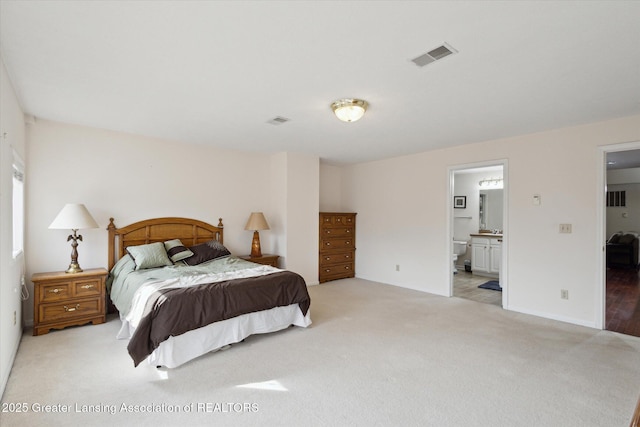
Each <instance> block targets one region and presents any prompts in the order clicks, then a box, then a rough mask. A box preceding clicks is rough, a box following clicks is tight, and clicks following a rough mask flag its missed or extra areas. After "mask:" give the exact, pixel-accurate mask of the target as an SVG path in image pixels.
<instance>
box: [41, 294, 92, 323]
mask: <svg viewBox="0 0 640 427" xmlns="http://www.w3.org/2000/svg"><path fill="white" fill-rule="evenodd" d="M101 303H102V300H101V299H100V298H93V299H83V300H73V301H67V302H61V303H57V304H54V303H52V304H41V305H40V306H39V307H38V308H39V313H38V315H39V318H40V322H52V321H57V320H65V319H73V318H75V317H83V316H92V315H100V314H102V307H101Z"/></svg>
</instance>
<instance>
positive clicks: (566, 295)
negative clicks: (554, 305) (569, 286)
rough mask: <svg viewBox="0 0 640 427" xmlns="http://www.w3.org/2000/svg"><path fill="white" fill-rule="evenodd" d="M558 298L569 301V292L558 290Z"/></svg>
mask: <svg viewBox="0 0 640 427" xmlns="http://www.w3.org/2000/svg"><path fill="white" fill-rule="evenodd" d="M560 298H562V299H569V291H568V290H566V289H560Z"/></svg>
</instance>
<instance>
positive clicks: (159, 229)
mask: <svg viewBox="0 0 640 427" xmlns="http://www.w3.org/2000/svg"><path fill="white" fill-rule="evenodd" d="M223 228H224V226H223V225H222V218H219V219H218V225H217V226H213V225H211V224H207V223H206V222H202V221H198V220H197V219H190V218H153V219H147V220H144V221H139V222H135V223H133V224H130V225H127V226H126V227H122V228H116V226H115V224H114V223H113V218H109V226H108V227H107V230H108V231H109V271H111V269H112V268H113V266H114V265H115V263H116V261H118V260H119V259H120V258H122V257H123V256H124V254H125V253H126V248H127V246H136V245H145V244H148V243H155V242H165V241H167V240H171V239H180V240H181V241H182V243H183V244H184V245H185V246H194V245H197V244H199V243H204V242H208V241H209V240H214V239H215V240H217V241H219V242H220V243H224V242H223V233H222V231H223Z"/></svg>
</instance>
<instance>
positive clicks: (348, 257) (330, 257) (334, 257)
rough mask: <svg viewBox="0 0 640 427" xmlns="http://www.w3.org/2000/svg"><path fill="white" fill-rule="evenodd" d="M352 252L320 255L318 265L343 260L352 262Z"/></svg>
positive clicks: (336, 262)
mask: <svg viewBox="0 0 640 427" xmlns="http://www.w3.org/2000/svg"><path fill="white" fill-rule="evenodd" d="M353 258H354V252H353V251H348V252H335V253H334V252H331V253H326V254H322V255H320V267H324V266H329V265H334V264H340V263H345V262H353Z"/></svg>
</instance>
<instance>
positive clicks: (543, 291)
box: [342, 116, 640, 326]
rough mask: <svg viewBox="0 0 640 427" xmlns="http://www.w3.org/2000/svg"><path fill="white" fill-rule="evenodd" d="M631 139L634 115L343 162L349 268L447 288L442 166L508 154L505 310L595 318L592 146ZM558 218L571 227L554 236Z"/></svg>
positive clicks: (637, 129)
mask: <svg viewBox="0 0 640 427" xmlns="http://www.w3.org/2000/svg"><path fill="white" fill-rule="evenodd" d="M632 141H640V116H632V117H626V118H620V119H615V120H610V121H606V122H600V123H593V124H588V125H583V126H576V127H571V128H564V129H558V130H553V131H548V132H540V133H535V134H530V135H523V136H518V137H513V138H507V139H501V140H495V141H488V142H484V143H480V144H472V145H465V146H461V147H454V148H450V149H443V150H434V151H429V152H425V153H421V154H416V155H411V156H404V157H399V158H394V159H388V160H383V161H378V162H370V163H363V164H357V165H353V166H349V167H345V168H344V170H343V190H342V191H343V200H345V206H344V208H345V209H347V210H351V211H354V212H358V234H357V241H356V244H357V247H358V251H357V253H356V258H357V260H356V265H357V266H358V267H357V270H356V274H357V276H358V277H361V278H364V279H369V280H374V281H379V282H383V283H389V284H392V285H396V286H401V287H407V288H412V289H417V290H421V291H425V292H431V293H434V294H438V295H448V289H449V277H448V275H449V268H448V263H449V260H450V255H449V253H448V250H447V249H448V248H449V245H448V243H449V242H448V238H449V233H448V226H447V224H448V223H449V222H448V218H447V215H448V213H447V204H448V203H450V201H449V200H448V195H447V194H448V191H447V190H448V188H449V182H448V178H449V175H448V168H449V167H451V166H457V165H464V164H471V163H477V162H488V161H492V160H496V159H508V161H509V176H508V180H509V185H508V190H507V191H508V197H507V200H508V203H509V208H508V211H509V218H507V222H508V224H509V228H508V230H507V231H508V234H506V235H505V239H508V248H509V254H508V277H507V278H506V279H507V283H508V286H509V293H508V296H509V300H508V302H507V306H506V308H508V309H511V310H514V311H520V312H524V313H530V314H535V315H539V316H543V317H548V318H553V319H558V320H564V321H568V322H572V323H576V324H582V325H586V326H596V325H598V323H599V319H598V317H599V314H598V313H599V311H598V310H599V308H598V305H599V304H600V303H601V301H600V300H601V296H600V295H601V294H602V289H603V286H604V283H603V281H602V278H601V277H600V275H599V272H600V271H601V266H599V264H598V263H600V261H601V259H600V258H599V256H600V253H601V252H599V251H598V249H599V248H601V247H602V245H603V243H604V241H603V236H601V235H599V230H602V228H603V227H602V226H603V225H602V224H598V217H599V212H601V210H602V209H603V207H602V206H600V205H599V204H598V197H599V195H598V188H599V185H600V183H599V180H598V176H599V174H600V173H601V168H602V167H603V163H602V157H601V151H600V149H599V146H602V145H610V144H618V143H623V142H632ZM380 171H384V173H380ZM534 194H540V195H541V197H542V204H541V205H540V206H534V205H533V203H532V197H533V195H534ZM560 223H570V224H572V225H573V233H572V234H559V232H558V228H559V224H560ZM396 264H399V265H400V271H399V272H397V271H395V265H396ZM560 289H567V290H568V291H569V300H562V299H561V298H560Z"/></svg>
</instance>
